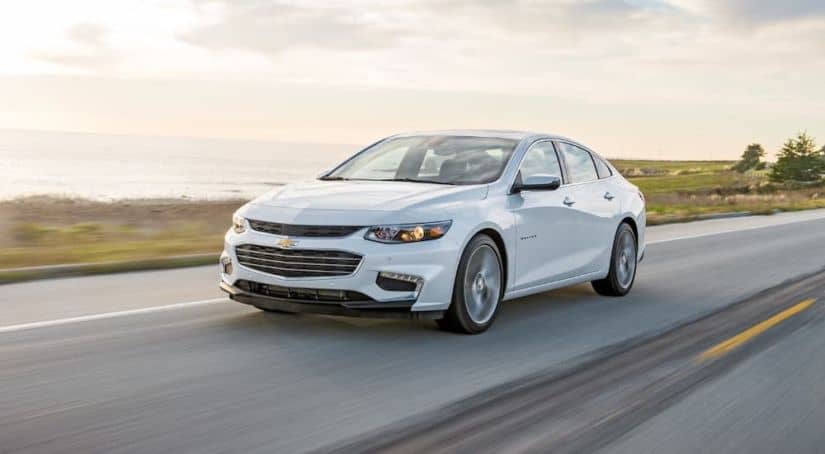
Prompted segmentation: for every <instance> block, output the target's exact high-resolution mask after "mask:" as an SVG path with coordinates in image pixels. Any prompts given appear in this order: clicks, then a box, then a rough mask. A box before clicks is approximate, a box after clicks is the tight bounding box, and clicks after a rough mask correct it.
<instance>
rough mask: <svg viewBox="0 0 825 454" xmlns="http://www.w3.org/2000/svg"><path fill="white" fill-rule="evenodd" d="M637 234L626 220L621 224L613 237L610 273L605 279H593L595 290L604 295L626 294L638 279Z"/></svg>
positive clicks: (592, 283)
mask: <svg viewBox="0 0 825 454" xmlns="http://www.w3.org/2000/svg"><path fill="white" fill-rule="evenodd" d="M638 256H639V254H638V245H637V243H636V234H635V233H633V229H632V228H631V227H630V225H628V224H627V223H626V222H623V223H622V224H621V225H619V228H618V229H616V235H615V236H614V237H613V251H612V253H611V255H610V273H608V275H607V277H606V278H604V279H600V280H597V281H592V282H591V283H590V284H591V285H592V286H593V290H595V291H596V293H598V294H599V295H604V296H625V295H627V293H628V292H629V291H630V289H631V288H633V283H634V282H635V281H636V269H637V267H638V266H637V265H638Z"/></svg>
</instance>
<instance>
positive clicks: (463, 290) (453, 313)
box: [437, 234, 505, 334]
mask: <svg viewBox="0 0 825 454" xmlns="http://www.w3.org/2000/svg"><path fill="white" fill-rule="evenodd" d="M504 286H505V283H504V270H503V267H502V260H501V252H500V251H499V250H498V246H496V243H495V242H494V241H493V240H492V238H490V237H489V236H487V235H484V234H479V235H476V236H475V237H473V239H472V240H470V243H469V244H468V245H467V247H466V248H465V249H464V252H463V253H462V254H461V261H460V262H459V264H458V270H457V272H456V277H455V284H454V285H453V299H452V302H451V303H450V307H449V309H447V312H446V313H445V315H444V318H442V319H441V320H437V323H438V326H439V327H441V328H442V329H444V330H447V331H453V332H457V333H464V334H478V333H483V332H484V331H486V330H487V328H489V327H490V325H492V324H493V321H494V320H495V318H496V315H498V309H499V306H500V303H501V298H502V296H503V295H504Z"/></svg>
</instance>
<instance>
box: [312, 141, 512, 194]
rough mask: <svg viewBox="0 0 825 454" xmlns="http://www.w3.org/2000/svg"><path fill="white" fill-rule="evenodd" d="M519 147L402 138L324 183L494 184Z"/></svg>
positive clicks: (504, 143) (374, 149)
mask: <svg viewBox="0 0 825 454" xmlns="http://www.w3.org/2000/svg"><path fill="white" fill-rule="evenodd" d="M517 144H518V141H516V140H511V139H500V138H495V137H460V136H412V137H399V138H395V139H388V140H385V141H383V142H381V143H378V144H376V145H375V146H373V147H370V148H369V149H367V150H365V151H363V152H361V153H359V154H358V155H356V156H355V157H354V158H352V159H351V160H350V161H348V162H346V163H345V164H343V165H341V166H340V167H338V168H337V169H335V170H334V171H333V172H331V173H330V174H329V175H327V176H326V177H324V179H342V180H376V181H392V180H408V181H409V180H412V181H420V182H425V183H443V184H480V183H490V182H492V181H495V180H497V179H498V178H499V177H500V176H501V172H502V171H503V170H504V166H506V165H507V162H508V161H509V160H510V156H511V155H512V154H513V150H514V149H515V147H516V145H517Z"/></svg>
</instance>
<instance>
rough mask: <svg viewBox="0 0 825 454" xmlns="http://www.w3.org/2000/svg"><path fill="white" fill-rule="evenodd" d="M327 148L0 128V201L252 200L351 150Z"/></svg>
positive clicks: (327, 165)
mask: <svg viewBox="0 0 825 454" xmlns="http://www.w3.org/2000/svg"><path fill="white" fill-rule="evenodd" d="M359 149H360V147H359V146H358V145H329V144H311V143H286V142H264V141H243V140H230V139H193V138H178V137H150V136H136V135H113V134H87V133H63V132H37V131H11V130H0V200H8V199H13V198H17V197H22V196H32V195H51V196H65V197H80V198H88V199H93V200H117V199H138V198H190V199H209V200H216V199H236V198H244V199H247V198H252V197H255V196H257V195H259V194H262V193H264V192H266V191H268V190H270V189H272V188H273V187H275V186H279V185H282V184H285V183H290V182H294V181H300V180H307V179H312V178H314V177H316V176H317V175H318V174H319V173H321V171H323V170H325V169H328V168H330V167H332V166H334V165H335V164H337V163H339V162H341V161H342V160H343V159H345V158H346V157H348V156H350V155H351V154H353V153H355V152H356V151H358V150H359Z"/></svg>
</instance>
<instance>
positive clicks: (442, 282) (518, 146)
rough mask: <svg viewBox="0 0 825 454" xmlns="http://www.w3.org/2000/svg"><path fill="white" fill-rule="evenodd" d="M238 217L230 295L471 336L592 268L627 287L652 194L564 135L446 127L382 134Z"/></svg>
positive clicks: (230, 240) (224, 283)
mask: <svg viewBox="0 0 825 454" xmlns="http://www.w3.org/2000/svg"><path fill="white" fill-rule="evenodd" d="M232 224H233V225H232V227H231V228H230V229H229V231H228V232H227V233H226V237H225V248H224V251H223V254H222V255H221V258H220V279H221V283H220V286H221V288H222V289H223V290H224V291H225V292H227V293H228V294H229V295H230V297H231V298H232V299H233V300H235V301H238V302H241V303H244V304H249V305H252V306H255V307H257V308H260V309H262V310H265V311H270V312H312V313H320V314H331V315H350V316H362V317H403V318H413V319H433V320H436V321H437V323H438V325H439V326H440V327H442V328H444V329H447V330H450V331H456V332H461V333H468V334H474V333H480V332H483V331H485V330H487V329H488V328H489V327H490V325H492V323H493V321H494V320H495V318H496V315H497V314H498V312H499V310H500V307H501V303H502V302H503V301H505V300H509V299H513V298H518V297H522V296H526V295H532V294H535V293H539V292H545V291H548V290H551V289H556V288H560V287H565V286H569V285H575V284H579V283H583V282H590V283H591V284H592V286H593V289H594V290H595V291H596V292H597V293H599V294H601V295H606V296H623V295H626V294H627V293H628V292H629V291H630V289H631V288H632V287H633V283H634V281H635V278H636V269H637V264H638V263H639V261H640V260H641V259H642V257H643V256H644V246H645V199H644V195H643V194H642V193H641V192H640V191H639V189H638V188H637V187H636V186H634V185H633V184H631V183H630V182H628V181H627V180H626V179H624V178H623V177H622V176H621V175H620V174H619V172H618V171H617V170H616V168H615V167H613V165H611V164H610V163H609V162H608V161H607V160H606V159H604V158H603V157H602V156H600V155H599V154H597V153H596V152H594V151H593V150H591V149H590V148H588V147H586V146H584V145H582V144H581V143H579V142H576V141H574V140H571V139H568V138H565V137H561V136H557V135H548V134H537V133H529V132H512V131H507V132H502V131H476V130H459V131H438V132H431V133H411V134H399V135H395V136H392V137H388V138H386V139H383V140H381V141H379V142H377V143H374V144H372V145H370V146H368V147H367V148H365V149H364V150H362V151H360V152H358V153H356V154H355V155H353V156H352V157H351V158H349V159H347V160H346V161H344V162H342V163H341V164H339V165H338V166H336V167H334V168H332V169H331V170H329V171H326V172H324V173H323V174H321V176H320V177H318V179H317V180H313V181H309V182H305V183H298V184H291V185H286V186H283V187H280V188H278V189H276V190H274V191H272V192H269V193H267V194H264V195H262V196H260V197H258V198H257V199H255V200H253V201H251V202H249V203H247V204H246V205H244V206H243V207H241V208H240V209H239V210H238V211H237V212H236V213H235V215H234V216H233V220H232Z"/></svg>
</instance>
